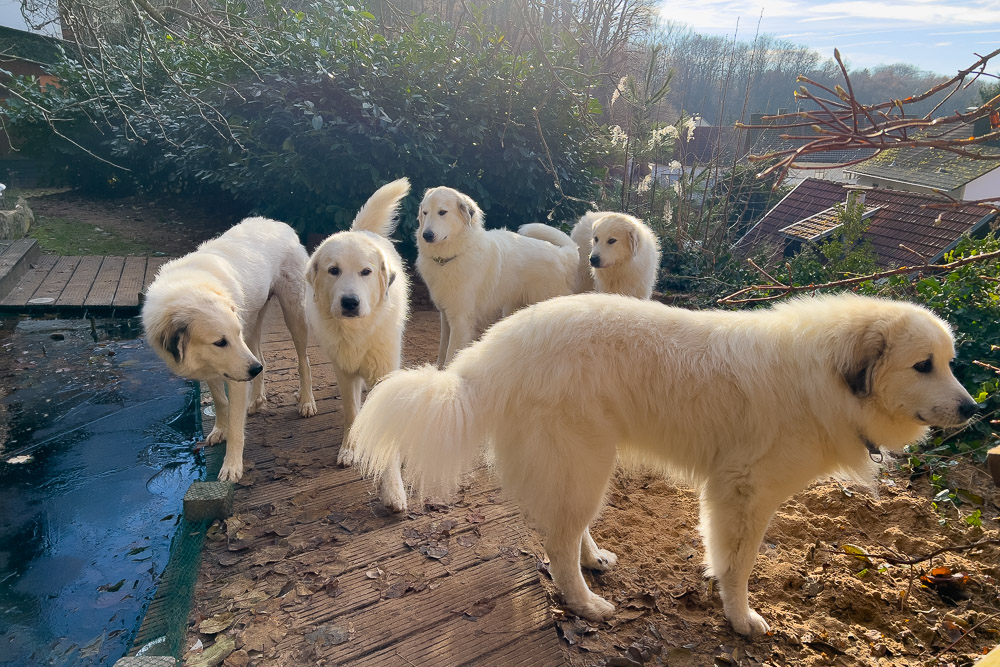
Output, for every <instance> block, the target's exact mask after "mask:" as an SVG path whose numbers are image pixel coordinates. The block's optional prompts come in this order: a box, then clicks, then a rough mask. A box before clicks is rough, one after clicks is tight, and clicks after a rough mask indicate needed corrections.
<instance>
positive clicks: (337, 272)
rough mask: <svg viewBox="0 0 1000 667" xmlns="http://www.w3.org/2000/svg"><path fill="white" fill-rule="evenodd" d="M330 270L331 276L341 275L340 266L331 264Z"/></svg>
mask: <svg viewBox="0 0 1000 667" xmlns="http://www.w3.org/2000/svg"><path fill="white" fill-rule="evenodd" d="M329 270H330V275H331V276H339V275H340V267H339V266H331V267H330V269H329Z"/></svg>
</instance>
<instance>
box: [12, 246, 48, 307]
mask: <svg viewBox="0 0 1000 667" xmlns="http://www.w3.org/2000/svg"><path fill="white" fill-rule="evenodd" d="M56 260H57V257H56V256H55V255H42V256H41V257H39V258H38V261H36V262H35V263H34V264H32V265H31V268H30V269H28V271H27V272H26V273H25V274H24V275H23V276H21V279H20V280H19V281H18V282H17V285H15V286H14V288H13V289H12V290H11V291H9V292H7V295H6V296H5V297H4V298H3V300H2V301H0V305H2V306H24V305H26V304H27V303H28V301H30V300H31V295H32V294H34V293H35V290H37V289H38V286H39V285H41V284H42V281H44V280H45V277H46V276H47V275H49V272H50V271H51V270H52V267H54V266H55V265H56Z"/></svg>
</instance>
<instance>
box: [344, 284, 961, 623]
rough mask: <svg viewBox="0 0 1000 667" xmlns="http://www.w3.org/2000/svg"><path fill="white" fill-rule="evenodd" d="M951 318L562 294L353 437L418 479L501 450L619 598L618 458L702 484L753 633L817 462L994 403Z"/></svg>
mask: <svg viewBox="0 0 1000 667" xmlns="http://www.w3.org/2000/svg"><path fill="white" fill-rule="evenodd" d="M953 356H954V347H953V343H952V337H951V333H950V331H949V328H948V326H947V325H946V324H944V323H943V322H942V321H941V320H939V319H938V318H937V317H935V316H934V315H932V314H931V313H930V312H929V311H927V310H925V309H923V308H920V307H917V306H914V305H910V304H907V303H901V302H893V301H885V300H877V299H873V298H864V297H859V296H854V295H840V296H831V297H819V298H803V299H798V300H794V301H791V302H788V303H785V304H783V305H779V306H777V307H775V308H773V309H770V310H758V311H752V312H722V311H704V312H696V311H689V310H683V309H680V308H671V307H668V306H664V305H662V304H659V303H655V302H651V301H640V300H638V299H632V298H624V297H620V296H616V295H605V294H584V295H577V296H570V297H562V298H557V299H552V300H549V301H546V302H544V303H540V304H537V305H535V306H532V307H530V308H526V309H524V310H522V311H520V312H518V313H515V314H514V315H512V316H510V317H508V318H507V319H504V320H502V321H500V322H498V323H497V324H496V325H494V326H493V327H492V328H491V329H490V330H489V331H487V332H486V334H485V335H484V336H483V337H482V339H481V340H480V341H478V342H477V343H475V344H473V345H472V346H470V347H468V348H466V349H465V350H463V351H462V352H460V353H459V354H458V355H457V356H456V357H455V359H454V361H453V362H452V363H451V364H450V365H449V366H448V367H447V368H446V369H445V370H437V369H435V368H432V367H424V368H420V369H416V370H408V371H400V372H397V373H394V374H392V375H389V376H388V377H387V378H385V379H384V380H383V381H382V382H381V383H380V384H379V385H378V386H377V387H375V390H374V391H373V392H372V393H371V395H370V396H369V397H368V401H367V403H366V404H365V407H364V409H363V410H362V411H361V414H360V415H359V416H358V419H357V421H355V423H354V428H353V429H352V431H351V438H352V440H353V446H354V449H355V456H356V460H358V461H360V462H361V464H362V466H363V467H364V468H365V469H366V470H367V471H369V473H374V474H378V473H379V472H380V471H381V470H383V469H384V468H385V467H386V466H388V465H393V464H394V463H393V462H394V461H395V459H396V457H397V456H400V455H401V456H402V459H403V463H404V467H405V468H406V469H407V471H408V477H410V476H412V477H411V481H412V482H413V483H414V484H415V485H416V486H417V488H423V485H427V486H430V487H444V488H445V489H448V488H453V487H454V485H455V484H456V483H457V481H458V479H459V476H460V474H461V473H462V471H463V470H465V469H467V468H468V467H469V466H470V465H472V464H473V463H474V461H475V459H476V458H477V455H478V453H479V452H480V450H482V449H484V448H485V449H487V450H488V451H489V453H490V455H491V458H492V461H493V465H494V467H495V469H496V471H497V473H498V474H499V477H500V480H501V483H502V485H503V487H504V488H505V490H506V491H507V492H509V493H510V494H512V495H513V497H514V499H515V500H516V501H517V502H518V503H519V504H520V506H521V507H522V509H523V510H524V511H525V512H526V514H528V516H529V517H531V518H532V519H533V520H534V521H535V522H536V523H537V526H538V528H539V529H540V530H541V531H542V532H543V534H544V535H545V548H546V551H547V552H548V556H549V558H550V559H551V565H550V571H551V573H552V577H553V579H554V581H555V584H556V586H557V587H558V588H559V590H560V591H561V593H562V595H563V596H564V598H565V602H566V604H567V605H568V606H569V607H570V608H571V609H572V610H573V611H575V612H577V613H578V614H580V615H581V616H584V617H587V618H590V619H605V618H608V617H609V616H611V614H612V613H613V612H614V607H613V606H612V605H611V604H610V603H608V602H607V601H606V600H604V599H603V598H601V597H599V596H597V595H595V594H594V593H592V592H591V591H590V590H589V589H588V588H587V585H586V583H585V581H584V578H583V576H582V574H581V571H580V566H581V564H582V565H583V566H584V567H588V568H595V569H599V570H604V569H607V568H609V567H611V566H612V565H613V564H615V562H616V560H617V559H616V557H615V555H614V554H612V553H610V552H608V551H604V550H602V549H599V548H598V547H597V545H596V544H595V543H594V540H593V539H592V538H591V537H590V533H589V530H588V526H589V524H590V523H591V522H592V521H593V520H594V517H595V516H596V515H597V513H598V511H599V510H600V508H601V505H602V501H603V498H604V494H605V492H606V489H607V486H608V480H609V478H610V477H611V473H612V470H613V469H614V467H615V462H616V459H619V460H621V461H622V462H623V463H627V464H630V465H643V466H651V467H654V468H659V469H661V470H663V471H664V472H668V473H674V474H678V475H680V476H682V477H684V478H686V479H688V480H690V481H693V482H695V483H696V484H697V485H698V486H699V488H700V494H701V501H700V502H701V533H702V535H703V537H704V541H705V550H706V563H707V571H708V573H709V574H710V575H712V576H714V577H715V578H716V579H717V580H718V583H719V591H720V594H721V596H722V602H723V605H724V609H725V613H726V616H727V617H728V618H729V620H730V622H731V623H732V625H733V628H734V629H735V630H736V631H737V632H740V633H743V634H754V633H762V632H766V631H767V630H768V624H767V622H765V620H764V619H763V618H762V617H761V616H760V615H759V614H757V613H756V612H755V611H753V610H752V609H751V608H750V606H749V604H748V598H747V580H748V577H749V575H750V572H751V569H752V568H753V565H754V559H755V557H756V555H757V551H758V548H759V546H760V543H761V539H762V537H763V535H764V531H765V529H766V528H767V525H768V523H769V521H770V519H771V516H772V515H773V514H774V512H775V510H776V509H777V508H778V506H779V505H780V504H781V503H782V502H783V501H784V500H785V499H786V498H788V497H789V496H790V495H791V494H793V493H795V492H797V491H799V490H800V489H802V488H803V487H804V486H806V485H807V484H808V483H809V482H810V481H812V480H814V479H816V478H817V477H820V476H824V475H830V474H847V475H851V476H855V477H858V478H862V479H863V478H865V477H866V476H867V477H868V478H869V479H870V475H871V473H872V467H873V464H872V463H871V461H870V458H869V451H870V450H874V447H875V446H877V447H880V448H886V449H889V450H898V449H900V448H902V447H903V446H904V445H906V444H909V443H913V442H916V441H919V440H921V439H922V438H924V437H925V436H926V434H927V432H928V428H929V425H931V424H935V425H940V426H956V425H960V424H963V423H965V422H966V421H967V420H968V418H969V417H970V416H971V414H972V413H973V412H975V410H976V408H977V406H976V404H975V402H973V400H972V398H971V397H970V396H969V394H968V392H966V391H965V389H963V388H962V386H961V385H960V384H959V383H958V381H957V380H956V379H955V378H954V377H953V376H952V374H951V371H950V370H949V367H948V364H949V362H950V361H951V359H952V357H953Z"/></svg>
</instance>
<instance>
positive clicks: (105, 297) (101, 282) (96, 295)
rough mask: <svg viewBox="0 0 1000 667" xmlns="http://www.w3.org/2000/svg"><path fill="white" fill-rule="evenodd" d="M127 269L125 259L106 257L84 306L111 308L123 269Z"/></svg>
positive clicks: (84, 301)
mask: <svg viewBox="0 0 1000 667" xmlns="http://www.w3.org/2000/svg"><path fill="white" fill-rule="evenodd" d="M123 268H125V258H124V257H105V258H104V261H103V262H101V268H100V269H99V270H98V271H97V277H95V278H94V284H93V285H92V286H91V288H90V293H89V294H87V298H86V299H84V300H83V305H84V306H110V305H111V302H112V300H113V299H114V298H115V290H116V289H118V281H119V280H120V279H121V275H122V269H123Z"/></svg>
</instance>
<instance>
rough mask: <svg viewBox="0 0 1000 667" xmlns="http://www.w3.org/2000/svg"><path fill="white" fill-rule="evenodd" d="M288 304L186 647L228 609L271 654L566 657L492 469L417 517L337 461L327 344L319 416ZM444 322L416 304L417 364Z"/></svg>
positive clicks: (320, 358) (318, 370) (504, 661)
mask: <svg viewBox="0 0 1000 667" xmlns="http://www.w3.org/2000/svg"><path fill="white" fill-rule="evenodd" d="M278 313H279V311H278V310H277V309H273V310H272V312H271V313H270V315H269V318H268V329H267V331H268V333H267V335H266V337H265V342H264V355H265V358H266V363H267V373H268V384H267V392H268V396H269V403H270V405H269V408H268V410H267V411H266V412H264V413H262V414H258V415H253V416H251V417H250V419H249V423H248V426H247V446H246V451H245V454H244V458H245V459H246V460H247V461H248V465H249V466H250V470H249V471H248V472H247V474H246V477H245V478H244V480H243V482H244V483H241V484H240V485H238V486H237V491H236V505H235V510H234V516H233V517H232V518H231V519H230V520H229V521H227V522H226V524H225V526H224V527H223V528H222V529H221V530H216V531H215V533H214V534H213V533H212V531H210V532H209V536H208V539H207V540H206V545H207V546H206V549H205V552H204V556H203V561H202V564H201V569H200V572H199V578H198V585H197V589H196V593H195V601H194V604H193V607H192V610H191V614H190V617H189V621H190V625H189V627H190V631H189V636H188V641H187V644H186V645H187V646H188V647H190V646H192V645H194V644H195V643H196V642H197V641H198V640H199V639H201V641H202V642H203V644H204V645H205V647H206V648H208V647H211V645H212V644H213V642H214V641H215V640H216V639H217V638H218V637H222V635H221V634H220V635H217V636H213V635H208V634H200V633H199V632H198V631H197V628H198V624H199V623H200V622H201V621H202V620H204V619H208V618H213V617H215V618H218V615H219V614H230V613H231V614H233V615H234V616H235V618H236V620H235V622H234V623H233V624H232V626H231V627H230V628H229V629H228V630H226V631H225V634H228V635H229V636H230V637H232V638H233V639H234V641H235V646H236V648H237V651H240V650H244V651H247V653H248V657H249V659H250V661H251V662H253V663H254V664H258V665H277V664H351V665H404V666H405V665H421V666H423V665H464V664H476V665H498V666H499V665H560V664H565V663H566V655H565V653H564V648H563V646H562V643H561V640H560V639H559V638H558V636H557V634H556V631H555V624H554V620H553V617H552V614H551V611H550V605H551V601H550V599H549V597H548V595H547V593H546V592H545V590H544V589H543V587H542V585H541V582H540V579H539V577H540V574H539V572H538V569H537V562H538V560H537V556H536V553H538V552H539V550H538V547H537V544H535V542H534V540H535V539H536V538H535V537H534V534H533V533H531V531H529V530H528V529H527V528H526V527H525V525H524V523H523V520H522V518H521V516H520V514H519V513H518V511H517V509H516V508H515V507H514V506H512V505H510V504H507V503H505V502H503V500H502V499H501V497H500V493H499V490H498V489H497V488H496V486H495V483H494V481H493V480H492V478H491V477H490V476H489V474H488V473H487V472H486V471H484V470H480V471H478V472H477V473H474V475H473V476H472V478H471V479H470V481H469V483H468V485H467V486H466V487H464V488H463V489H462V491H461V492H460V493H459V494H458V497H457V498H450V499H448V500H449V501H450V504H447V505H446V504H445V503H443V502H434V501H431V502H429V503H426V504H421V503H420V502H419V501H415V500H413V499H412V498H411V511H410V512H409V513H408V514H403V515H393V514H391V513H389V512H387V511H386V510H385V509H384V508H383V507H382V506H381V503H380V502H379V501H378V499H377V497H376V496H375V494H374V489H373V486H372V483H371V482H370V481H367V480H362V479H361V478H360V477H359V476H358V474H357V472H355V471H354V470H353V469H350V468H348V469H343V468H338V467H337V466H336V464H335V461H336V454H337V450H338V446H339V443H340V440H341V436H342V414H341V411H340V400H339V394H338V392H337V390H336V387H335V380H334V374H333V370H332V367H331V365H330V363H329V361H328V360H327V359H326V358H325V355H324V354H323V353H322V352H321V351H320V350H319V349H318V348H316V347H311V348H310V352H309V356H310V359H311V361H312V369H313V377H314V388H315V391H316V396H317V403H318V406H319V414H318V415H317V416H315V417H312V418H310V419H302V418H300V417H299V416H298V414H297V411H296V404H295V399H294V396H293V393H294V391H295V389H296V388H297V383H298V377H297V373H296V371H295V357H294V350H293V348H292V345H291V342H290V340H289V337H288V333H287V332H286V331H285V330H284V326H283V324H282V323H281V319H280V315H279V314H278ZM437 331H438V316H437V313H436V312H433V311H417V312H415V313H414V314H413V317H412V318H411V321H410V324H409V327H408V336H407V340H406V342H405V344H404V355H405V356H406V359H407V362H408V363H411V364H412V363H418V362H425V361H429V360H430V357H431V356H433V355H434V354H436V349H437V344H436V340H437V339H436V335H437ZM428 340H431V342H433V345H428ZM415 346H417V347H418V348H422V350H420V349H418V350H417V351H416V352H415V351H414V347H415ZM431 347H433V351H432V350H431V349H430V348H431ZM413 505H416V506H413ZM238 663H239V661H238ZM240 664H241V663H240Z"/></svg>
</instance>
